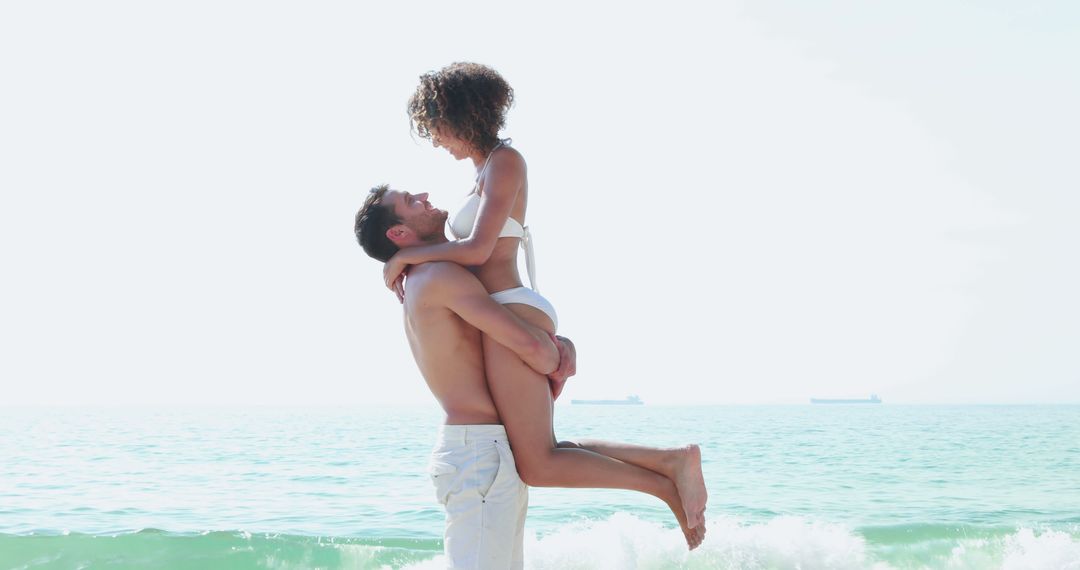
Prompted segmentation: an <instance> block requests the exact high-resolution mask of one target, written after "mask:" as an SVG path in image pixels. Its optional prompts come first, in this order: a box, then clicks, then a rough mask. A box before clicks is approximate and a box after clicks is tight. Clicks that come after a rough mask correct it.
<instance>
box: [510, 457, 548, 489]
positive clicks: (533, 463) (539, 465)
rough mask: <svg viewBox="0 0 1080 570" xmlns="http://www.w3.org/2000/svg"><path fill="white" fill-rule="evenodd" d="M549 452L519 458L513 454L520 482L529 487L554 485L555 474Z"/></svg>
mask: <svg viewBox="0 0 1080 570" xmlns="http://www.w3.org/2000/svg"><path fill="white" fill-rule="evenodd" d="M550 451H551V450H548V451H547V452H540V453H530V454H527V455H523V456H520V457H519V456H518V454H516V453H515V454H514V462H515V463H516V464H517V471H518V477H521V481H522V482H524V483H525V484H526V485H528V486H530V487H551V486H553V485H554V484H555V483H554V481H555V476H556V475H557V473H556V469H555V465H554V464H553V462H552V461H551V453H550Z"/></svg>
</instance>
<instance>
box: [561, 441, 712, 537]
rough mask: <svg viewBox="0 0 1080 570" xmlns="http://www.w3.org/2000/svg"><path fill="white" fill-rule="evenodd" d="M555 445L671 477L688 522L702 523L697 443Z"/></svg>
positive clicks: (703, 498)
mask: <svg viewBox="0 0 1080 570" xmlns="http://www.w3.org/2000/svg"><path fill="white" fill-rule="evenodd" d="M558 445H559V447H560V448H567V449H571V448H579V449H587V450H589V451H593V452H596V453H599V454H601V455H606V456H608V457H611V458H614V459H618V460H619V461H624V462H626V463H630V464H633V465H637V466H638V467H644V468H645V469H648V470H650V471H655V472H657V473H659V474H661V475H663V476H665V477H667V478H668V479H671V480H672V481H673V482H674V483H675V488H676V489H678V491H679V497H680V498H681V499H682V504H683V510H685V511H686V518H687V520H688V522H689V524H690V525H692V526H695V527H696V526H697V525H698V523H701V522H704V518H705V503H706V501H707V500H708V492H707V491H706V490H705V477H704V475H703V474H702V472H701V449H700V448H699V447H698V446H697V445H693V444H691V445H687V446H685V447H674V448H667V449H663V448H657V447H646V446H643V445H634V444H632V443H619V442H614V441H601V440H597V439H582V440H578V441H560V442H559V444H558Z"/></svg>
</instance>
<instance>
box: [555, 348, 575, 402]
mask: <svg viewBox="0 0 1080 570" xmlns="http://www.w3.org/2000/svg"><path fill="white" fill-rule="evenodd" d="M550 336H551V341H552V342H554V343H555V346H556V347H558V349H559V367H558V368H557V369H556V370H555V372H552V373H551V374H549V375H548V383H549V384H550V385H551V397H552V399H554V400H558V399H559V394H562V391H563V388H564V387H565V386H566V380H567V379H568V378H570V377H571V376H573V375H574V374H577V349H576V348H575V347H574V343H573V341H571V340H570V339H568V338H566V337H564V336H555V335H550Z"/></svg>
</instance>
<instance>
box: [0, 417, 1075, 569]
mask: <svg viewBox="0 0 1080 570" xmlns="http://www.w3.org/2000/svg"><path fill="white" fill-rule="evenodd" d="M2 412H3V414H2V416H0V569H7V568H26V569H30V568H35V569H37V568H50V569H51V568H56V569H60V568H64V569H67V568H87V569H89V568H132V569H134V568H169V569H180V568H192V569H194V568H237V569H241V568H280V569H286V568H326V569H336V568H438V567H440V558H439V554H440V549H441V543H440V541H439V537H440V535H441V529H442V512H441V511H440V510H439V509H438V508H437V507H438V505H437V504H436V503H435V502H434V499H433V494H432V490H431V487H430V484H429V483H428V480H427V476H426V474H425V465H426V461H427V452H428V451H429V449H430V447H431V445H432V442H433V437H434V433H435V429H436V427H437V424H438V422H439V415H438V411H437V410H436V409H430V408H423V409H419V408H400V409H368V408H357V409H337V408H335V409H318V408H315V409H299V408H298V409H239V408H222V409H157V410H132V409H3V410H2ZM556 427H557V430H558V433H559V436H560V438H563V439H573V438H575V437H590V438H603V439H613V440H623V441H632V442H637V443H644V444H651V445H677V444H681V443H686V442H690V441H696V442H699V443H701V444H702V450H703V456H704V460H705V475H706V480H707V483H708V486H709V491H710V504H709V512H708V520H709V533H708V537H707V539H706V542H705V544H704V545H703V546H702V548H700V549H699V550H697V551H695V552H693V553H689V554H687V553H686V552H685V546H680V542H681V538H680V534H679V533H678V531H677V530H676V529H675V528H674V521H673V520H672V518H671V515H670V513H669V512H668V511H667V510H666V509H665V508H663V507H662V505H661V504H660V503H659V501H657V500H655V499H653V498H651V497H647V496H642V495H637V494H634V493H629V492H622V491H595V490H557V489H533V490H532V491H531V495H530V510H529V522H528V535H529V539H528V542H527V544H526V552H527V559H528V567H530V568H536V569H546V568H552V569H554V568H560V569H561V568H581V569H586V568H603V569H608V568H615V569H621V568H627V569H630V568H642V569H644V568H656V569H659V568H803V569H809V568H876V569H881V570H885V569H889V568H1007V569H1014V568H1046V569H1060V568H1076V569H1080V406H967V407H964V406H961V407H944V406H890V405H881V406H850V407H849V406H809V405H807V406H761V407H756V406H731V407H658V406H639V407H591V406H589V407H584V406H568V407H561V408H559V409H558V410H557V418H556Z"/></svg>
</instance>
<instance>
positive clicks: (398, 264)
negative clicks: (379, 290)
mask: <svg viewBox="0 0 1080 570" xmlns="http://www.w3.org/2000/svg"><path fill="white" fill-rule="evenodd" d="M408 266H409V264H408V263H405V262H404V261H402V257H401V254H400V253H395V254H394V257H391V258H390V260H389V261H387V262H386V263H385V264H384V265H383V269H382V276H383V281H385V282H386V288H387V289H389V290H391V291H394V290H395V289H396V288H397V287H396V284H397V283H398V282H399V281H400V280H401V278H402V277H404V275H403V273H405V268H406V267H408ZM399 296H400V295H399Z"/></svg>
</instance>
